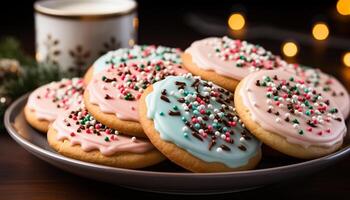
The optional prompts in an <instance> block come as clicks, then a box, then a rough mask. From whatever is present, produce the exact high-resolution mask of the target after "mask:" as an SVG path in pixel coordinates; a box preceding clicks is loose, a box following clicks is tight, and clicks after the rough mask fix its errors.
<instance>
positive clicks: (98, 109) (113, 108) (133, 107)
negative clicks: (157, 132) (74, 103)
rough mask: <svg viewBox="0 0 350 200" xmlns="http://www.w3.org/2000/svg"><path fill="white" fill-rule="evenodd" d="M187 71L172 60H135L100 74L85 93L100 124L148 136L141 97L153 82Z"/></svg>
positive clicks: (113, 66)
mask: <svg viewBox="0 0 350 200" xmlns="http://www.w3.org/2000/svg"><path fill="white" fill-rule="evenodd" d="M184 73H187V71H186V70H185V69H183V68H182V67H181V65H179V64H174V63H171V62H169V61H159V60H151V61H143V62H141V61H133V60H130V61H128V62H125V63H122V64H117V65H114V63H111V64H110V66H109V67H108V68H106V69H104V70H102V71H101V72H99V73H97V74H96V75H95V76H94V77H93V79H92V81H91V82H90V83H89V85H88V87H87V90H86V92H85V94H84V102H85V105H86V107H87V109H88V110H89V112H90V113H91V114H92V115H93V116H94V117H95V118H96V119H97V120H99V121H100V122H101V123H103V124H105V125H107V126H109V127H111V128H115V129H117V130H120V131H122V132H124V133H125V134H129V135H133V136H141V137H146V136H145V134H144V132H143V129H142V127H141V125H140V123H139V115H138V100H139V98H140V96H141V94H142V93H143V91H144V89H145V88H147V86H149V85H150V84H153V83H155V82H157V81H159V80H162V79H164V78H165V77H167V76H169V75H181V74H184Z"/></svg>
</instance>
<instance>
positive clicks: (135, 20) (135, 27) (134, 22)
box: [132, 17, 139, 29]
mask: <svg viewBox="0 0 350 200" xmlns="http://www.w3.org/2000/svg"><path fill="white" fill-rule="evenodd" d="M132 26H133V27H134V29H138V28H139V18H137V17H134V19H133V20H132Z"/></svg>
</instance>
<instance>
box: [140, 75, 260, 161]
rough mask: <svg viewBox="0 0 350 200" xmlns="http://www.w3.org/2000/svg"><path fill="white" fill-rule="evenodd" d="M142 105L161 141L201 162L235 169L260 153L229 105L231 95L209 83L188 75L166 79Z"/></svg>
mask: <svg viewBox="0 0 350 200" xmlns="http://www.w3.org/2000/svg"><path fill="white" fill-rule="evenodd" d="M146 105H147V117H148V118H150V119H153V121H154V127H155V129H156V130H157V131H158V132H159V133H160V137H161V139H163V140H166V141H170V142H172V143H174V144H176V145H177V146H179V147H181V148H182V149H184V150H186V151H187V152H188V153H190V154H192V155H194V156H195V157H197V158H199V159H201V160H204V161H206V162H219V163H223V164H225V165H226V166H229V167H239V166H243V165H245V164H247V163H248V161H249V159H250V158H252V157H254V156H255V155H256V154H257V152H258V151H260V142H259V141H257V140H256V139H255V137H254V136H252V135H251V134H250V133H248V131H247V130H246V129H245V128H244V124H243V123H242V122H241V120H240V119H239V117H238V116H237V115H236V112H235V108H233V107H232V106H231V105H233V95H232V93H230V92H229V91H227V90H225V89H223V88H220V87H218V86H216V85H214V84H213V83H211V82H206V81H203V80H201V79H199V78H198V77H192V76H191V75H190V74H187V75H184V76H170V77H167V78H166V79H164V80H162V81H160V82H157V83H155V84H153V91H152V92H151V93H150V94H149V95H148V96H147V97H146Z"/></svg>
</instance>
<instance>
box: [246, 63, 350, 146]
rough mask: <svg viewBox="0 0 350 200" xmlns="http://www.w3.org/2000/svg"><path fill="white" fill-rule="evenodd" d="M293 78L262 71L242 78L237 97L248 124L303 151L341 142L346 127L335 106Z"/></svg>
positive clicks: (277, 71)
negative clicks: (272, 134) (241, 104)
mask: <svg viewBox="0 0 350 200" xmlns="http://www.w3.org/2000/svg"><path fill="white" fill-rule="evenodd" d="M296 77H297V76H295V75H292V74H291V73H287V72H285V71H282V70H269V71H266V70H265V71H260V72H257V73H254V74H251V75H249V76H248V77H247V78H245V79H244V83H243V85H242V88H241V90H240V91H239V94H240V95H241V97H242V100H243V104H244V106H245V107H247V108H248V109H249V113H250V114H251V117H252V120H254V121H255V122H257V123H258V124H259V125H260V126H262V127H263V128H264V129H265V130H268V131H270V132H273V133H275V134H279V135H280V136H282V137H285V138H286V139H287V141H288V142H290V143H294V144H299V145H302V146H304V147H305V148H307V147H309V146H310V145H312V146H332V145H334V144H335V143H338V142H341V141H342V140H343V137H344V135H345V134H346V127H345V123H344V119H343V116H342V114H341V113H338V108H337V107H336V106H335V103H334V102H333V101H331V100H328V99H327V98H326V97H324V96H322V93H319V91H317V90H316V89H315V88H314V87H312V86H308V85H307V84H306V83H305V82H304V81H303V80H302V79H300V78H296Z"/></svg>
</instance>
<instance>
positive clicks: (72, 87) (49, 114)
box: [27, 78, 84, 121]
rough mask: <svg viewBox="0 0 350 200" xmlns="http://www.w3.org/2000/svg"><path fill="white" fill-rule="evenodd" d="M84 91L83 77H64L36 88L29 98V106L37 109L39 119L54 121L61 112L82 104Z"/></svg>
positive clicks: (36, 113) (34, 109)
mask: <svg viewBox="0 0 350 200" xmlns="http://www.w3.org/2000/svg"><path fill="white" fill-rule="evenodd" d="M83 92H84V85H83V80H82V79H80V78H73V79H62V80H61V81H59V82H51V83H49V84H47V85H43V86H41V87H39V88H37V89H36V90H34V91H33V92H32V93H31V94H30V96H29V98H28V103H27V106H28V107H29V109H31V110H33V111H35V115H36V117H37V118H38V119H40V120H48V121H53V120H55V119H56V117H57V115H58V114H59V113H60V112H62V111H65V110H68V109H69V108H71V107H74V106H78V105H80V103H81V102H82V99H83V98H82V94H83Z"/></svg>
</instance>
